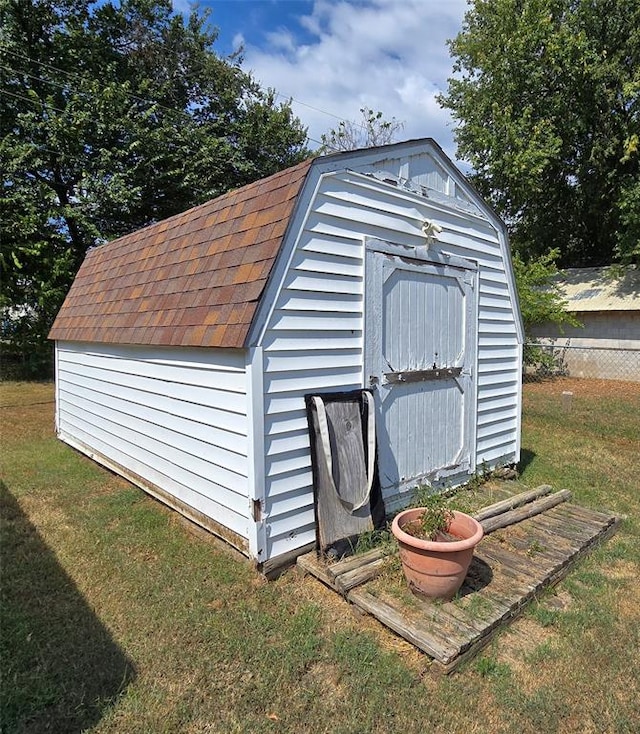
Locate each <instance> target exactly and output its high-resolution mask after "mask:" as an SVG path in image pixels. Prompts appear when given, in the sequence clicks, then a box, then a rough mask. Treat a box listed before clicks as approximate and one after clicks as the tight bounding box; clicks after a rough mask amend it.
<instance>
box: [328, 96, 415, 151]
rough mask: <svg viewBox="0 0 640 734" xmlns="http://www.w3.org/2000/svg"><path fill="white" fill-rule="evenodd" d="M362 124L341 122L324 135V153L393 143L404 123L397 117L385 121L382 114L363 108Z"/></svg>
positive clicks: (361, 112)
mask: <svg viewBox="0 0 640 734" xmlns="http://www.w3.org/2000/svg"><path fill="white" fill-rule="evenodd" d="M360 114H361V115H362V122H353V121H351V120H341V121H340V122H339V123H338V127H337V128H333V129H331V130H330V131H329V132H328V133H326V134H324V135H322V148H321V152H322V153H334V152H338V151H341V150H356V149H357V148H375V147H377V146H378V145H387V144H388V143H391V142H393V140H394V138H395V135H396V133H397V132H398V131H399V130H402V128H403V127H404V122H399V121H398V120H396V118H395V117H392V118H391V119H390V120H385V119H384V117H383V116H382V112H374V111H373V110H372V109H369V108H368V107H361V108H360Z"/></svg>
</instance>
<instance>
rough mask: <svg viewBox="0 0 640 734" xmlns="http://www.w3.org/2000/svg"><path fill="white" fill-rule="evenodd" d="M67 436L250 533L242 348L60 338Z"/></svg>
mask: <svg viewBox="0 0 640 734" xmlns="http://www.w3.org/2000/svg"><path fill="white" fill-rule="evenodd" d="M56 354H57V360H56V362H57V394H58V406H57V408H58V432H59V436H60V438H62V439H63V440H67V441H68V442H69V443H72V444H73V445H75V446H78V447H79V448H81V450H84V451H85V453H89V454H92V453H97V454H100V455H101V456H102V457H104V458H105V459H107V460H109V461H110V462H113V463H114V464H115V465H117V466H120V467H123V468H124V469H125V470H127V471H128V472H131V473H132V474H134V475H136V476H138V477H140V478H141V479H142V480H145V481H147V482H149V483H151V484H152V485H155V486H157V487H160V488H161V489H162V490H164V491H165V492H167V493H169V494H171V495H173V496H174V497H176V498H177V499H178V500H179V501H180V502H181V503H184V504H185V505H187V506H189V507H191V508H193V509H194V510H196V511H197V512H199V513H203V514H204V515H207V516H209V517H211V518H213V519H214V520H215V521H217V522H219V523H221V524H222V525H224V526H225V527H227V528H229V529H230V530H232V531H233V532H234V533H236V534H238V535H239V536H241V537H242V538H247V537H248V523H249V520H248V514H249V499H248V498H249V492H248V480H247V477H248V470H249V467H248V459H247V456H248V453H249V448H248V438H247V430H248V429H247V406H246V403H247V401H246V374H245V366H244V365H245V356H244V352H243V351H240V350H210V349H184V348H183V349H176V348H172V347H167V348H163V347H133V346H121V345H107V344H101V345H89V344H84V343H75V342H58V344H57V347H56Z"/></svg>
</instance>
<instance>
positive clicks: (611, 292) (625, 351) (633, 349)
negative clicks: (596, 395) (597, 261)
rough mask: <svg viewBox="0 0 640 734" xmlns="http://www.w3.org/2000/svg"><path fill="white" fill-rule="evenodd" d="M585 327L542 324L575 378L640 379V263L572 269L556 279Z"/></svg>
mask: <svg viewBox="0 0 640 734" xmlns="http://www.w3.org/2000/svg"><path fill="white" fill-rule="evenodd" d="M555 285H556V286H557V288H558V293H559V295H560V296H561V297H562V298H563V299H564V301H565V303H566V306H565V308H566V310H567V311H568V312H569V313H571V314H573V315H574V316H575V317H576V318H577V319H578V321H579V322H580V326H567V325H564V324H563V325H562V326H561V327H559V326H557V325H556V324H551V323H544V324H536V325H535V326H533V327H532V328H531V336H532V337H534V338H535V339H536V341H537V342H538V343H541V344H547V345H549V346H550V348H551V349H552V350H553V353H554V355H555V357H556V359H557V361H558V362H559V363H560V365H561V367H562V370H563V371H566V372H568V374H569V375H571V376H572V377H594V378H604V379H613V380H631V381H640V270H638V268H637V266H635V265H629V266H627V267H614V268H612V267H597V268H566V269H565V270H563V271H561V272H560V273H559V275H558V278H557V280H556V282H555Z"/></svg>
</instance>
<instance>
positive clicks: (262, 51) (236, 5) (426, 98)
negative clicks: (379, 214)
mask: <svg viewBox="0 0 640 734" xmlns="http://www.w3.org/2000/svg"><path fill="white" fill-rule="evenodd" d="M174 4H175V7H176V9H177V10H182V11H186V10H187V9H188V7H189V5H188V0H174ZM200 7H201V8H209V9H210V11H211V22H212V24H213V25H215V26H217V27H218V28H219V31H220V35H219V38H218V41H217V43H216V50H217V51H218V53H220V54H223V55H226V54H230V53H232V52H233V51H234V50H235V49H236V48H237V47H238V46H239V45H240V44H242V45H243V46H244V62H243V68H244V69H245V70H247V71H251V72H252V73H253V75H254V77H255V78H256V79H257V80H258V81H260V82H261V83H262V85H263V86H268V87H272V88H274V89H275V90H276V91H277V92H279V93H280V94H282V95H283V99H284V98H293V102H292V106H293V109H294V112H295V113H296V114H297V115H298V117H300V119H301V120H302V121H303V123H304V124H305V125H306V126H308V128H309V136H310V137H311V138H314V139H316V140H319V139H320V136H321V135H322V133H323V132H327V131H328V130H329V129H330V128H332V127H334V126H335V125H336V124H337V122H338V120H339V119H352V120H359V119H360V113H359V109H360V108H361V107H364V106H366V107H370V108H372V109H374V110H376V111H377V110H380V111H381V112H382V113H383V114H384V116H385V118H391V117H395V118H396V119H397V120H400V121H402V122H404V129H403V130H402V131H400V133H399V134H398V135H397V138H398V139H410V138H416V137H433V138H435V139H436V140H437V141H438V142H439V143H440V145H442V147H443V148H444V149H445V151H446V152H447V153H448V154H449V155H450V156H451V157H455V145H454V143H453V134H452V124H451V120H450V118H449V115H448V113H446V112H445V111H443V110H441V109H440V107H439V105H438V104H437V102H436V100H435V97H436V95H437V94H438V93H439V92H441V91H445V90H446V88H447V77H448V76H450V75H451V67H452V62H451V59H450V57H449V52H448V49H447V46H446V40H447V39H449V38H452V37H453V36H455V35H456V34H457V33H458V31H459V30H460V28H461V25H462V18H463V15H464V12H465V9H466V0H201V2H200ZM313 145H314V144H313V143H312V146H313Z"/></svg>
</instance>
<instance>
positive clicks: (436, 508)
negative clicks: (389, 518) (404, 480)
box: [404, 486, 453, 540]
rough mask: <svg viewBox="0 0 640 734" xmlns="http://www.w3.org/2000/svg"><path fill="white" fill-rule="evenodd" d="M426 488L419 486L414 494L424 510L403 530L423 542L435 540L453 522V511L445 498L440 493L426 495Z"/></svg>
mask: <svg viewBox="0 0 640 734" xmlns="http://www.w3.org/2000/svg"><path fill="white" fill-rule="evenodd" d="M426 489H427V488H426V487H424V486H421V487H419V488H418V490H417V492H416V497H417V498H419V500H418V501H419V503H420V507H423V508H424V510H423V512H422V514H421V515H420V517H419V518H418V519H417V520H416V521H414V522H413V523H408V524H407V525H406V526H405V528H404V529H405V530H406V531H407V532H408V533H409V534H411V535H415V536H416V537H420V538H424V539H425V540H436V538H437V537H438V535H439V534H440V533H446V532H447V530H448V529H449V525H450V524H451V521H452V520H453V511H452V510H451V509H450V507H449V506H448V504H447V497H446V496H445V495H444V494H442V493H441V492H433V491H431V493H430V494H427V493H426V491H425V490H426Z"/></svg>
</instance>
